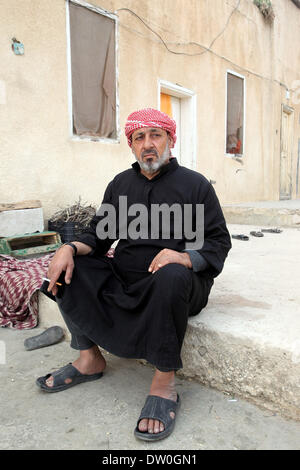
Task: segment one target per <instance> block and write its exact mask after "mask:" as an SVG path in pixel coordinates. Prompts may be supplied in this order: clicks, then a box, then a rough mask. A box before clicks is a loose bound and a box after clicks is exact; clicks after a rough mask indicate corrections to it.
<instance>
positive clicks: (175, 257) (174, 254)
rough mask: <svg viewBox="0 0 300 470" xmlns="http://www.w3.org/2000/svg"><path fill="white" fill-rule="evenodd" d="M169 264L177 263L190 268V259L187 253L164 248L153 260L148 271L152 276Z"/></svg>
mask: <svg viewBox="0 0 300 470" xmlns="http://www.w3.org/2000/svg"><path fill="white" fill-rule="evenodd" d="M170 263H178V264H182V265H183V266H185V267H186V268H189V269H191V268H192V263H191V258H190V257H189V254H188V253H180V252H179V251H175V250H169V249H168V248H164V249H163V250H161V251H160V252H159V253H158V254H157V255H156V256H155V258H153V260H152V263H151V264H150V266H149V269H148V270H149V271H150V272H152V274H154V273H155V272H156V271H158V270H159V269H160V268H162V267H163V266H165V265H166V264H170Z"/></svg>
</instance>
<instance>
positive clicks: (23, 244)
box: [0, 231, 62, 258]
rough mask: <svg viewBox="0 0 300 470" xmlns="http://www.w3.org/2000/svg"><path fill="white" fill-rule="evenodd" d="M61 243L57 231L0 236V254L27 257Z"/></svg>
mask: <svg viewBox="0 0 300 470" xmlns="http://www.w3.org/2000/svg"><path fill="white" fill-rule="evenodd" d="M61 244H62V243H61V238H60V235H59V234H58V233H57V232H48V231H47V232H38V233H27V234H26V235H16V236H13V237H5V238H0V254H4V255H10V256H14V257H16V258H28V257H30V256H36V255H42V254H46V253H50V252H51V251H55V250H57V248H59V247H60V246H61Z"/></svg>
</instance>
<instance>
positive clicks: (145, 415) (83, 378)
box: [36, 363, 180, 441]
mask: <svg viewBox="0 0 300 470" xmlns="http://www.w3.org/2000/svg"><path fill="white" fill-rule="evenodd" d="M51 376H52V377H53V386H51V387H49V386H48V385H47V383H46V381H47V380H48V379H49V378H50V377H51ZM102 376H103V372H99V373H97V374H93V375H86V374H82V373H81V372H79V370H78V369H76V367H74V366H73V365H72V364H71V363H69V364H67V365H66V366H64V367H62V368H60V369H58V370H57V371H55V372H53V373H51V374H47V375H45V376H43V377H39V378H38V379H37V380H36V384H37V385H38V386H39V387H40V388H41V389H42V390H44V391H45V392H52V393H53V392H61V391H63V390H66V389H68V388H70V387H73V386H74V385H77V384H80V383H83V382H90V381H93V380H97V379H100V378H101V377H102ZM67 379H69V380H70V379H71V382H69V383H66V380H67ZM179 407H180V398H179V395H178V394H177V401H176V402H175V401H173V400H168V399H166V398H162V397H158V396H156V395H148V397H147V399H146V402H145V405H144V407H143V409H142V411H141V414H140V417H139V419H138V422H137V426H136V428H135V430H134V435H135V436H136V437H137V438H138V439H142V440H144V441H157V440H160V439H164V438H165V437H168V436H169V435H170V434H171V433H172V431H173V429H174V427H175V418H176V414H177V412H178V410H179ZM142 419H153V420H158V421H160V422H162V423H163V425H164V430H163V431H161V432H159V433H153V434H151V433H149V432H142V431H140V430H139V429H138V426H139V423H140V421H141V420H142Z"/></svg>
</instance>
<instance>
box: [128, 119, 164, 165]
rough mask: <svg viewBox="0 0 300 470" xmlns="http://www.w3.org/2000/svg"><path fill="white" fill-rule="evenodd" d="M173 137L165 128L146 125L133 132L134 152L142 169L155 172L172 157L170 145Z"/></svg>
mask: <svg viewBox="0 0 300 470" xmlns="http://www.w3.org/2000/svg"><path fill="white" fill-rule="evenodd" d="M171 144H173V139H172V138H171V137H170V135H169V134H168V133H167V132H166V131H165V130H163V129H160V128H156V127H145V128H143V129H137V130H136V131H134V132H133V134H132V147H131V148H132V152H133V154H134V156H135V158H136V159H137V161H138V162H139V164H140V167H141V169H142V170H144V171H145V172H146V173H149V174H153V173H155V172H157V171H158V170H159V169H160V168H161V167H162V166H163V165H164V164H165V163H167V162H168V161H169V158H170V150H169V148H170V145H171Z"/></svg>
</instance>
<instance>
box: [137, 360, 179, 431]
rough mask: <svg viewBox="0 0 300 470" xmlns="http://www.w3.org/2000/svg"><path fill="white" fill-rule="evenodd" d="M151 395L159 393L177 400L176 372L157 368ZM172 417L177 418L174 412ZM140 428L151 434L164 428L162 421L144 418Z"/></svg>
mask: <svg viewBox="0 0 300 470" xmlns="http://www.w3.org/2000/svg"><path fill="white" fill-rule="evenodd" d="M149 395H157V396H159V397H162V398H167V399H169V400H173V401H176V400H177V392H176V390H175V372H174V371H171V372H161V371H160V370H158V369H156V371H155V374H154V377H153V380H152V384H151V387H150V393H149ZM170 416H171V418H173V419H174V418H175V415H174V413H173V412H171V413H170ZM138 429H139V430H140V431H141V432H148V433H150V434H153V433H155V434H157V433H159V432H162V431H163V430H164V425H163V423H162V422H160V421H158V420H154V419H142V420H141V421H140V423H139V426H138Z"/></svg>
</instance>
